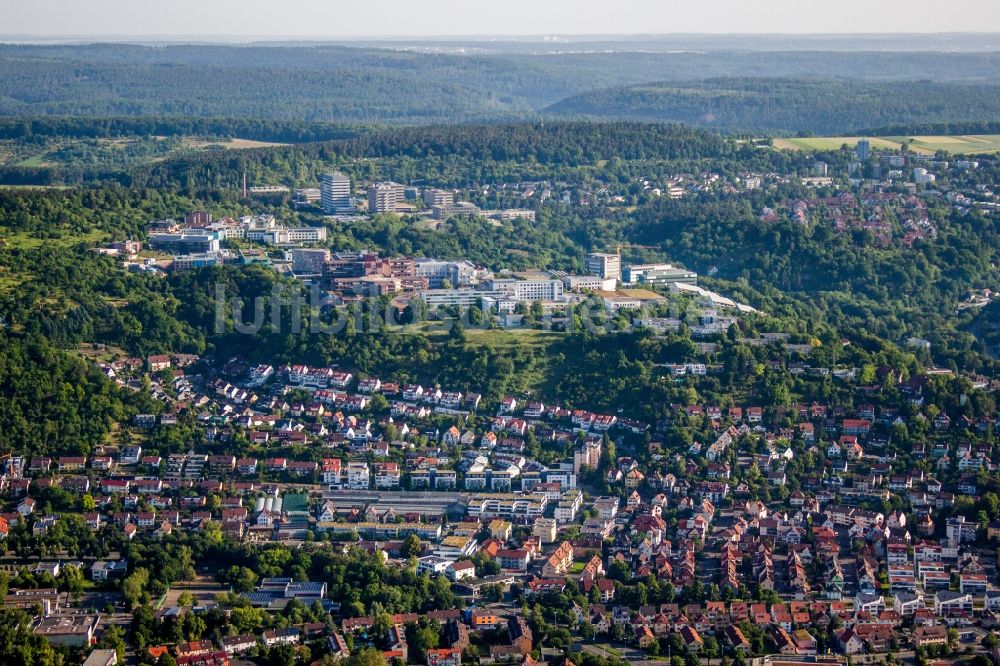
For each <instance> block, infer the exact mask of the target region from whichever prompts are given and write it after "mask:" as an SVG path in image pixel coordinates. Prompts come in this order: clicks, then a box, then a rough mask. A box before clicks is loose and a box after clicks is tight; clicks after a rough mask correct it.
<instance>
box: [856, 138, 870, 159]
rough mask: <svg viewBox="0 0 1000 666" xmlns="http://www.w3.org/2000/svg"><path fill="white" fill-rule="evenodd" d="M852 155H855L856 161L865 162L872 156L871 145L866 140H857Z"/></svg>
mask: <svg viewBox="0 0 1000 666" xmlns="http://www.w3.org/2000/svg"><path fill="white" fill-rule="evenodd" d="M854 154H855V155H857V157H858V161H860V162H867V161H868V158H869V157H871V156H872V144H871V143H870V142H869V141H868V139H859V140H858V145H857V146H855V148H854Z"/></svg>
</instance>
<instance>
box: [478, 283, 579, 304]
mask: <svg viewBox="0 0 1000 666" xmlns="http://www.w3.org/2000/svg"><path fill="white" fill-rule="evenodd" d="M486 284H487V288H488V289H489V290H490V291H494V292H498V293H500V294H505V295H507V296H510V297H511V298H514V299H516V300H518V301H561V300H562V298H563V283H562V280H513V279H500V280H490V281H489V282H487V283H486Z"/></svg>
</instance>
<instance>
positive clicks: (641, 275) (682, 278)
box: [622, 264, 698, 285]
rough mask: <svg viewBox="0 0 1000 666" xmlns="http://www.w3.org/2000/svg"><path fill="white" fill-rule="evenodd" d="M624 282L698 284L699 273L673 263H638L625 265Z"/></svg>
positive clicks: (633, 283) (636, 283) (630, 283)
mask: <svg viewBox="0 0 1000 666" xmlns="http://www.w3.org/2000/svg"><path fill="white" fill-rule="evenodd" d="M622 282H624V283H625V284H628V285H643V284H653V285H656V284H660V285H664V284H672V283H674V282H680V283H682V284H698V274H697V273H695V272H694V271H690V270H688V269H686V268H681V267H679V266H674V265H673V264H636V265H634V266H626V267H625V270H624V272H623V273H622Z"/></svg>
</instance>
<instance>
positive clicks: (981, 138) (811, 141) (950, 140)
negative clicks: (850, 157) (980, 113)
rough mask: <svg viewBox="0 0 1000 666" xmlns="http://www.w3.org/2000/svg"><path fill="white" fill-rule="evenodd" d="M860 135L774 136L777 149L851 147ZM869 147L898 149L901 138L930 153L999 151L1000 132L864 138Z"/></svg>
mask: <svg viewBox="0 0 1000 666" xmlns="http://www.w3.org/2000/svg"><path fill="white" fill-rule="evenodd" d="M861 138H862V137H857V136H828V137H795V138H781V139H775V140H774V147H775V148H777V149H779V150H839V149H840V147H841V146H843V145H845V144H846V145H848V146H850V147H852V148H853V147H854V146H855V145H857V143H858V141H859V140H860V139H861ZM868 141H869V142H870V143H871V146H872V148H873V149H876V150H877V149H882V150H899V148H900V146H902V144H903V142H904V141H908V142H909V144H910V150H912V151H914V152H918V153H924V154H928V155H930V154H934V153H936V152H937V151H939V150H945V151H947V152H949V153H952V154H953V155H975V154H981V153H995V152H998V151H1000V134H977V135H963V136H912V137H904V136H886V137H871V138H869V139H868Z"/></svg>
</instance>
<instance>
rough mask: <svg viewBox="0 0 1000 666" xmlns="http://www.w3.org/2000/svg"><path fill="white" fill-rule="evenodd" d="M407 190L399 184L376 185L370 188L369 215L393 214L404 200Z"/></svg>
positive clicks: (384, 183) (385, 183)
mask: <svg viewBox="0 0 1000 666" xmlns="http://www.w3.org/2000/svg"><path fill="white" fill-rule="evenodd" d="M404 190H405V188H404V187H403V186H402V185H400V184H399V183H393V182H383V183H375V184H374V185H371V186H370V187H369V188H368V212H369V213H393V212H395V211H396V207H397V206H398V205H399V202H400V201H402V200H403V195H404Z"/></svg>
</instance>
